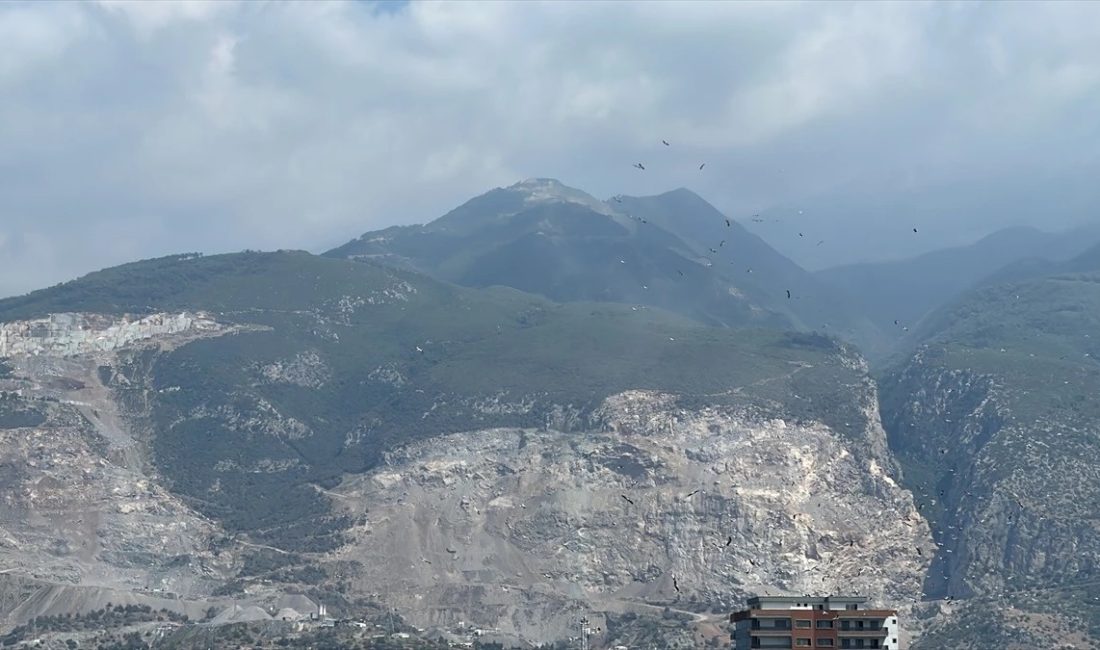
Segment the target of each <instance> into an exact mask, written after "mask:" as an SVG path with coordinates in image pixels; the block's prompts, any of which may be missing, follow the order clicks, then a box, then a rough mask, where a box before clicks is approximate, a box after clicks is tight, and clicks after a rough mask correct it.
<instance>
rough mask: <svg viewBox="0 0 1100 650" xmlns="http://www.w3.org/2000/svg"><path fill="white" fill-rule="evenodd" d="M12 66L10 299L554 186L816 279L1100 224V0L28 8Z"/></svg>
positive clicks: (6, 241) (1, 26) (7, 76)
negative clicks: (661, 207) (549, 181)
mask: <svg viewBox="0 0 1100 650" xmlns="http://www.w3.org/2000/svg"><path fill="white" fill-rule="evenodd" d="M0 43H3V46H2V47H0V295H11V294H15V293H20V292H23V291H27V290H30V289H33V288H37V287H41V286H45V285H48V284H52V283H55V282H59V281H62V280H66V279H70V278H72V277H75V276H77V275H80V274H82V273H85V272H88V271H90V270H94V269H97V268H102V267H104V266H109V265H113V264H116V263H120V262H124V261H128V260H132V259H136V258H146V257H152V256H157V255H163V254H168V253H174V252H184V251H204V252H210V253H213V252H222V251H231V250H240V249H243V248H259V249H273V248H305V249H309V250H314V251H320V250H324V249H325V248H326V247H330V246H334V245H336V244H339V243H342V242H343V241H345V240H347V239H349V238H351V237H353V236H357V235H358V234H360V233H362V232H364V231H366V230H370V229H373V228H377V227H381V226H386V225H391V224H395V223H413V222H423V221H427V220H430V219H432V218H434V217H436V216H439V215H440V214H442V213H444V212H445V211H447V210H448V209H450V208H452V207H454V206H455V205H457V204H458V203H460V202H462V201H464V200H466V199H468V198H470V197H471V196H473V195H476V194H480V193H481V192H483V191H486V190H488V189H490V188H492V187H496V186H501V185H508V184H511V183H513V182H515V181H517V180H520V179H523V178H527V177H532V176H551V177H556V178H559V179H561V180H562V181H564V182H566V183H568V184H570V185H574V186H578V187H581V188H583V189H585V190H587V191H589V192H591V193H592V194H594V195H596V196H599V197H607V196H610V195H612V194H616V193H620V192H622V193H629V194H652V193H657V192H660V191H664V190H667V189H672V188H675V187H679V186H686V187H689V188H691V189H693V190H695V191H697V192H698V193H700V194H701V195H702V196H704V197H705V198H707V199H708V200H710V201H711V202H712V203H714V204H715V205H717V206H718V207H719V208H720V209H722V210H723V211H725V212H727V213H728V214H730V215H731V216H734V217H735V218H740V219H742V220H744V221H748V217H749V216H751V214H753V213H754V212H758V211H759V212H764V213H767V214H769V215H773V216H775V217H778V218H780V219H781V221H780V222H779V223H772V224H766V225H763V226H758V229H759V231H760V233H761V234H762V235H763V236H764V237H765V238H766V239H768V240H769V241H770V242H772V243H773V245H776V246H777V247H778V248H780V250H782V251H783V252H785V253H787V254H789V255H791V256H792V257H794V258H795V259H796V260H797V261H800V262H802V263H804V264H806V265H807V266H809V267H811V268H816V267H821V266H825V265H828V264H831V263H839V262H846V261H852V260H859V259H876V258H886V257H895V256H900V255H907V254H912V253H914V252H918V251H921V250H925V249H929V248H932V247H937V246H941V245H944V244H951V243H959V242H965V241H968V240H972V239H975V238H977V237H980V236H981V235H983V234H985V233H988V232H990V231H992V230H994V229H996V228H999V227H1003V226H1007V225H1017V224H1032V225H1036V226H1039V227H1042V228H1046V229H1062V228H1067V227H1070V226H1072V225H1075V224H1080V223H1085V222H1088V221H1090V220H1092V221H1100V210H1098V206H1100V191H1098V190H1097V189H1096V187H1095V186H1100V183H1097V181H1096V178H1098V174H1097V172H1100V146H1098V145H1100V119H1098V118H1097V116H1100V3H1072V4H1071V3H1066V4H1054V3H1047V4H1025V3H988V4H979V3H973V2H966V3H959V4H953V3H945V2H944V3H935V4H918V3H898V4H885V3H867V2H863V3H855V4H825V3H813V4H780V3H762V4H754V3H732V2H730V3H720V2H708V3H698V4H692V3H687V2H677V3H669V4H661V3H656V2H645V3H637V4H628V3H625V2H615V3H581V2H556V3H547V4H537V3H535V2H523V3H516V4H507V3H504V2H491V3H480V4H470V5H466V4H459V3H456V2H447V3H441V4H440V3H422V4H421V3H413V4H400V3H362V2H361V3H352V4H339V3H331V4H325V3H320V2H311V3H305V4H291V3H277V4H264V3H259V2H250V3H245V4H231V3H225V2H219V3H211V4H203V3H175V4H172V3H168V2H156V3H143V4H129V3H121V2H100V3H36V4H18V3H15V4H13V3H4V4H0ZM661 139H667V140H669V141H670V142H671V143H672V146H671V147H668V148H665V147H663V146H662V145H661V144H660V140H661ZM636 161H642V162H644V163H646V166H647V171H645V172H640V171H638V170H636V169H633V168H632V167H631V164H632V163H634V162H636ZM704 161H705V162H706V163H707V166H706V168H705V169H704V170H702V171H700V170H699V169H698V165H699V164H700V163H702V162H704ZM799 211H801V213H800V212H799ZM749 225H752V224H751V223H750V224H749ZM917 225H919V226H920V227H921V228H920V235H919V236H918V237H907V236H905V235H906V233H908V234H910V235H912V234H913V233H912V228H913V227H916V226H917ZM794 230H808V231H810V233H813V234H812V235H811V234H807V238H808V239H811V240H814V241H815V242H816V240H820V239H824V240H826V242H827V243H826V245H823V246H814V247H812V250H811V249H809V248H805V247H804V246H805V245H804V244H801V243H800V242H798V240H797V237H796V236H795V237H792V233H793V231H794Z"/></svg>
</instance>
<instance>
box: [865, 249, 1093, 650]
mask: <svg viewBox="0 0 1100 650" xmlns="http://www.w3.org/2000/svg"><path fill="white" fill-rule="evenodd" d="M1095 257H1096V256H1095V253H1093V252H1091V251H1090V252H1087V253H1085V254H1084V255H1082V256H1080V257H1078V258H1076V259H1074V260H1071V261H1069V262H1066V263H1063V264H1060V265H1050V266H1047V267H1046V268H1045V271H1051V270H1054V269H1055V268H1059V267H1061V268H1062V269H1063V271H1062V272H1061V273H1054V274H1051V275H1046V274H1044V273H1039V276H1038V277H1032V278H1030V279H1022V280H1017V281H1015V282H1010V283H1006V284H992V285H990V286H985V287H982V288H979V289H976V290H974V291H972V292H970V293H968V294H966V295H964V296H963V297H962V298H961V299H959V300H958V301H956V302H955V303H953V304H950V305H947V306H945V307H944V308H942V309H940V310H939V311H937V312H936V313H934V314H932V315H931V316H930V317H929V318H928V319H927V321H926V323H925V324H924V326H923V327H922V329H921V331H920V332H919V336H920V340H921V342H920V344H919V346H918V347H917V349H916V350H915V351H914V352H913V353H912V354H911V356H910V357H909V358H908V359H906V360H905V361H903V362H901V363H900V364H898V365H897V366H896V367H894V368H893V369H891V370H890V371H888V372H887V374H886V375H885V377H884V378H883V381H882V389H881V390H882V401H883V407H882V408H883V415H884V419H885V424H886V428H887V430H888V431H889V432H890V437H891V448H892V449H893V450H894V451H895V453H896V455H897V458H898V459H899V461H900V462H901V463H902V466H903V468H904V475H905V477H906V479H907V481H906V482H907V484H908V485H909V486H910V487H911V488H912V489H913V490H914V492H915V493H916V494H917V497H918V500H919V501H920V502H921V508H922V511H923V512H924V513H925V514H926V515H928V516H929V518H930V520H931V522H932V525H933V530H934V533H935V535H936V539H937V544H938V545H939V546H940V548H941V552H940V553H939V554H937V557H936V560H935V562H934V563H933V565H932V568H931V570H930V572H929V575H928V577H927V580H926V583H925V590H926V592H927V593H928V594H929V595H931V596H935V597H939V598H955V599H958V598H966V599H970V600H968V601H964V602H969V603H970V606H971V607H973V608H975V609H979V608H982V607H985V608H992V609H993V610H995V611H999V612H1005V613H1006V614H1005V618H1010V617H1012V616H1014V615H1018V614H1019V613H1020V612H1021V611H1023V610H1031V611H1036V612H1042V615H1043V617H1044V618H1040V619H1038V620H1037V621H1031V623H1032V625H1033V626H1035V627H1039V628H1041V627H1043V626H1044V625H1049V624H1050V617H1053V618H1054V619H1060V620H1061V622H1060V623H1058V625H1059V626H1061V627H1064V628H1066V629H1070V628H1077V629H1087V630H1089V634H1092V635H1094V636H1095V635H1096V631H1097V629H1098V625H1100V591H1098V590H1097V585H1098V584H1100V575H1098V574H1097V568H1098V562H1100V546H1097V540H1098V539H1100V535H1098V532H1100V530H1098V527H1097V526H1098V522H1100V492H1098V488H1100V437H1098V431H1100V420H1098V416H1100V412H1097V410H1096V405H1095V400H1094V399H1093V398H1092V396H1094V395H1095V394H1096V392H1097V390H1098V389H1100V364H1098V363H1097V362H1096V360H1095V358H1094V355H1096V354H1100V350H1098V349H1097V347H1096V345H1095V344H1094V343H1093V334H1094V333H1095V332H1096V326H1097V324H1098V323H1097V319H1098V318H1100V294H1098V293H1097V289H1096V287H1097V286H1098V285H1097V281H1098V280H1100V265H1096V264H1095ZM1090 267H1091V269H1093V270H1085V269H1088V268H1090ZM1070 269H1072V270H1070ZM964 607H965V605H964ZM984 618H985V620H984V621H983V623H982V626H983V628H984V629H985V630H986V631H987V633H988V632H991V631H996V632H997V633H998V634H999V635H1000V636H1002V637H1003V638H1006V639H1007V638H1012V637H1015V638H1019V637H1020V635H1021V634H1023V633H1024V632H1027V631H1028V628H1029V625H1028V624H1027V623H1026V621H1025V622H1023V623H1021V622H1019V621H1012V622H1011V624H1009V621H1005V620H990V617H988V616H986V617H984ZM997 618H999V617H994V619H997ZM1025 618H1026V617H1025ZM959 620H966V619H964V618H960V619H959ZM971 623H973V621H972V620H971ZM998 628H999V629H998ZM959 631H960V630H958V629H951V626H948V630H947V631H945V632H943V635H944V636H942V637H938V638H941V639H942V638H950V637H951V636H952V635H957V634H958V633H959ZM1032 632H1034V630H1033V631H1032ZM1038 634H1040V638H1042V637H1041V635H1042V633H1041V632H1039V633H1038ZM933 638H937V637H933ZM1036 642H1037V643H1039V642H1041V641H1036ZM1051 647H1053V646H1051Z"/></svg>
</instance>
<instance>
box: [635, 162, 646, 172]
mask: <svg viewBox="0 0 1100 650" xmlns="http://www.w3.org/2000/svg"><path fill="white" fill-rule="evenodd" d="M634 166H635V167H637V168H638V169H640V170H642V171H645V165H643V164H642V163H634Z"/></svg>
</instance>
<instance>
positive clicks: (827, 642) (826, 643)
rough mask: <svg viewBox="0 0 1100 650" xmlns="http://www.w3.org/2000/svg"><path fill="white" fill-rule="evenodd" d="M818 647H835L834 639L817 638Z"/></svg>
mask: <svg viewBox="0 0 1100 650" xmlns="http://www.w3.org/2000/svg"><path fill="white" fill-rule="evenodd" d="M817 647H819V648H831V647H833V640H832V639H818V640H817Z"/></svg>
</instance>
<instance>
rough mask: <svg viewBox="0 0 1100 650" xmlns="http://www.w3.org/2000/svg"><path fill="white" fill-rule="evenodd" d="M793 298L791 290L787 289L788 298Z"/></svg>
mask: <svg viewBox="0 0 1100 650" xmlns="http://www.w3.org/2000/svg"><path fill="white" fill-rule="evenodd" d="M790 299H791V290H790V289H787V300H790Z"/></svg>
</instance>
